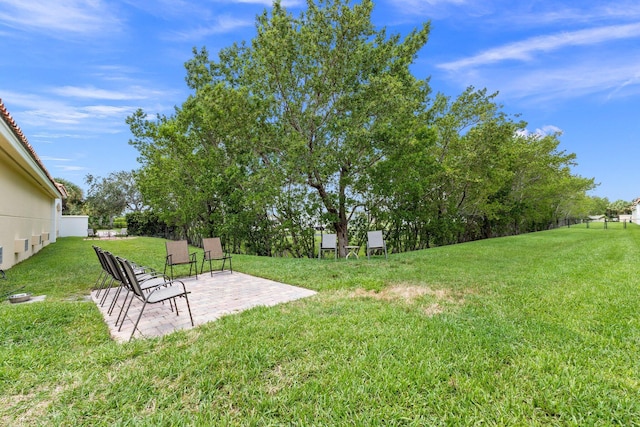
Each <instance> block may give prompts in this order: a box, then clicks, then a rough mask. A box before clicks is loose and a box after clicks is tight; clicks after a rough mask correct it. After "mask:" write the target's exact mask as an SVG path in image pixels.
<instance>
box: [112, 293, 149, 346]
mask: <svg viewBox="0 0 640 427" xmlns="http://www.w3.org/2000/svg"><path fill="white" fill-rule="evenodd" d="M134 298H135V296H132V297H131V299H130V300H129V305H128V306H127V309H126V310H125V311H124V314H123V315H122V321H121V322H120V327H119V328H118V332H120V330H121V329H122V324H123V323H124V319H125V318H126V317H127V314H128V313H129V309H130V308H131V303H132V302H133V299H134ZM145 304H146V302H145ZM122 307H123V308H124V305H123V306H122ZM134 331H135V328H134ZM132 335H133V334H132ZM129 339H131V338H129Z"/></svg>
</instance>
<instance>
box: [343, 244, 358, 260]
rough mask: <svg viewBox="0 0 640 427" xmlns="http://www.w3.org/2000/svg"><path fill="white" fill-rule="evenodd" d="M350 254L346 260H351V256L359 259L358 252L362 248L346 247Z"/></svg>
mask: <svg viewBox="0 0 640 427" xmlns="http://www.w3.org/2000/svg"><path fill="white" fill-rule="evenodd" d="M344 248H345V249H346V250H347V251H348V252H347V256H346V257H345V259H346V258H349V257H350V256H351V255H353V256H354V257H356V259H358V252H359V251H360V246H345V247H344Z"/></svg>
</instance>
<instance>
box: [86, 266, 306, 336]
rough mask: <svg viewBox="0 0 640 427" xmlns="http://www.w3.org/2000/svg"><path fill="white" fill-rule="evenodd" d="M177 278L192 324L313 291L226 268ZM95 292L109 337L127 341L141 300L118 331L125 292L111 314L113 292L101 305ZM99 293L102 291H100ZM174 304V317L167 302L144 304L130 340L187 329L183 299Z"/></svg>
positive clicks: (135, 302)
mask: <svg viewBox="0 0 640 427" xmlns="http://www.w3.org/2000/svg"><path fill="white" fill-rule="evenodd" d="M181 280H183V281H184V283H185V285H186V287H187V291H189V292H191V293H190V294H189V304H190V305H191V313H192V314H193V322H194V324H195V326H198V325H202V324H204V323H207V322H211V321H214V320H216V319H219V318H220V317H222V316H225V315H228V314H234V313H239V312H241V311H243V310H247V309H249V308H252V307H257V306H267V307H269V306H274V305H277V304H281V303H284V302H288V301H293V300H296V299H300V298H306V297H309V296H312V295H315V293H316V292H315V291H311V290H309V289H305V288H300V287H296V286H291V285H286V284H284V283H279V282H274V281H272V280H267V279H262V278H259V277H254V276H250V275H248V274H243V273H238V272H233V273H229V272H228V271H225V272H217V273H214V274H213V277H211V275H210V274H209V273H208V272H205V273H204V274H201V275H200V274H199V275H198V280H196V279H195V277H190V278H184V279H181ZM103 292H104V291H103ZM96 294H97V291H93V292H92V293H91V297H92V299H93V301H94V302H95V303H96V304H97V305H98V308H99V309H100V311H101V312H102V315H103V317H104V320H105V322H106V323H107V325H108V326H109V330H110V332H111V336H112V337H113V339H115V340H116V341H120V342H123V341H127V340H128V339H129V336H130V335H131V331H132V330H133V324H134V322H135V320H136V318H137V317H138V314H139V313H140V308H141V307H142V303H141V302H140V301H139V300H137V299H136V300H134V301H133V303H132V305H131V308H130V309H129V314H128V317H127V319H125V321H124V324H123V325H122V330H121V331H118V327H119V324H118V326H116V325H115V321H116V318H117V317H118V311H119V309H120V306H121V305H122V301H123V300H124V294H125V292H122V293H121V295H120V297H119V298H118V303H117V304H118V305H117V308H116V309H115V310H114V311H113V314H111V315H109V314H108V313H107V310H108V308H109V305H110V303H111V301H112V297H113V295H115V291H114V289H112V290H111V292H110V293H109V296H108V298H107V301H106V303H105V304H104V305H103V306H100V304H99V302H100V298H98V297H97V296H96ZM101 296H102V294H100V297H101ZM177 305H178V310H179V313H180V315H179V316H176V313H175V312H173V311H171V309H170V307H169V304H168V303H165V304H147V307H146V308H145V309H144V314H143V315H142V319H141V320H140V323H139V324H138V330H137V331H136V333H135V334H134V339H136V338H143V337H157V336H162V335H165V334H168V333H171V332H173V331H176V330H179V329H189V328H191V327H192V326H191V322H190V321H189V313H188V312H187V304H186V302H185V300H184V298H178V299H177Z"/></svg>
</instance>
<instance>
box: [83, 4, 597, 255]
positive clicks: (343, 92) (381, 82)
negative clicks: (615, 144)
mask: <svg viewBox="0 0 640 427" xmlns="http://www.w3.org/2000/svg"><path fill="white" fill-rule="evenodd" d="M372 8H373V2H372V1H370V0H363V1H362V2H361V3H359V4H354V5H353V6H350V5H349V2H347V1H344V0H317V1H315V2H314V1H312V0H309V1H308V2H307V9H306V10H305V11H304V12H302V13H301V14H300V15H299V16H297V17H296V16H293V15H291V14H290V13H288V12H287V10H286V9H285V8H284V7H283V6H282V5H281V4H280V2H276V3H274V5H273V8H272V9H271V11H265V12H264V13H263V14H262V15H260V16H258V17H257V20H256V36H255V38H254V39H253V40H252V41H251V42H250V43H245V42H242V43H239V44H233V45H232V46H230V47H227V48H225V49H222V50H221V51H220V52H219V54H218V59H217V60H212V59H210V57H209V53H208V51H207V50H206V48H202V49H200V50H197V49H194V52H193V54H194V56H193V58H192V59H191V60H190V61H188V62H187V63H186V71H187V76H186V82H187V84H188V86H189V88H190V89H191V90H192V94H191V95H190V96H189V97H188V99H187V100H185V102H184V103H183V104H182V105H181V106H180V107H177V108H176V109H175V112H174V113H173V114H172V115H170V116H158V117H156V118H154V119H150V118H149V117H148V116H147V114H146V113H145V112H144V111H142V110H138V111H137V112H135V113H134V114H132V115H131V116H130V117H129V118H128V119H127V123H128V124H129V126H130V129H131V132H132V135H133V139H132V140H131V141H130V143H131V144H132V145H133V146H134V147H135V148H136V149H137V150H138V151H139V154H140V155H139V161H140V163H141V168H140V169H139V170H138V171H136V172H135V180H136V184H137V185H136V190H137V191H139V193H140V195H141V196H142V199H141V200H143V201H144V204H145V206H146V207H148V209H149V210H148V211H147V213H143V214H138V215H137V217H138V222H137V223H146V224H147V226H149V224H150V223H149V221H147V219H149V218H150V215H151V213H152V215H153V221H152V222H155V224H156V225H157V224H163V225H162V226H161V227H160V228H162V227H165V228H164V230H165V231H167V230H170V231H171V233H174V234H175V235H179V236H181V237H187V238H188V239H189V240H191V241H192V242H197V241H198V240H199V238H200V237H203V236H212V235H215V236H220V237H222V238H223V240H224V242H225V244H226V246H227V248H228V249H230V250H233V251H236V252H239V251H243V252H247V253H253V254H260V255H272V254H279V253H289V254H291V255H293V256H308V255H312V254H313V250H314V249H313V248H314V245H315V232H316V230H315V229H316V228H318V227H324V228H326V229H327V230H328V231H331V232H336V233H337V234H338V241H339V247H340V252H341V255H344V246H345V245H346V244H347V243H348V242H349V241H352V242H353V241H355V242H362V241H363V238H364V235H365V233H366V231H367V230H368V229H383V230H385V237H386V240H387V243H388V244H389V246H391V247H392V248H393V250H395V251H407V250H415V249H420V248H427V247H430V246H432V245H445V244H451V243H457V242H464V241H468V240H474V239H480V238H488V237H494V236H501V235H507V234H514V233H522V232H529V231H535V230H541V229H545V228H548V227H550V226H552V225H554V224H557V223H558V222H559V221H563V220H567V219H570V218H580V217H584V216H586V215H587V214H588V213H589V210H590V208H591V206H592V205H593V198H590V197H588V196H587V191H588V190H590V189H592V188H594V180H593V179H588V178H583V177H580V176H577V175H574V174H573V173H572V171H571V167H572V166H573V165H574V164H575V155H574V154H572V153H566V152H564V151H562V150H560V149H559V148H558V147H559V143H560V141H559V137H560V135H546V136H541V135H532V134H529V133H527V131H526V125H527V124H526V122H524V121H522V120H519V119H517V118H515V117H511V116H509V115H507V114H505V113H504V112H503V111H502V106H501V105H499V104H498V103H497V102H496V100H495V98H496V95H497V94H490V93H487V91H486V90H484V89H481V90H477V89H475V88H473V87H470V88H468V89H467V90H466V91H464V92H463V93H462V94H460V95H459V96H457V97H455V98H451V97H448V96H445V95H444V94H441V93H436V94H434V93H433V92H432V89H431V87H430V85H429V80H428V79H424V80H421V79H417V78H416V77H414V75H413V74H412V73H411V71H410V67H411V65H412V64H413V62H414V60H415V59H416V57H417V54H418V52H419V50H420V49H421V48H422V47H423V46H424V45H425V44H426V43H427V40H428V35H429V24H428V23H425V24H424V25H422V27H420V28H418V29H416V30H414V31H413V32H412V33H410V34H409V35H407V36H406V37H404V38H401V37H400V36H399V35H387V33H386V30H385V29H384V28H383V29H379V30H377V29H376V28H374V27H373V25H372V23H371V12H372ZM88 183H89V185H90V189H92V190H91V191H92V195H91V196H90V197H88V201H89V200H91V202H90V206H91V208H92V209H96V213H98V212H99V210H98V209H99V206H100V204H99V203H98V200H97V199H94V198H92V197H93V196H94V195H96V194H100V192H99V191H98V189H104V190H105V191H109V190H107V187H108V185H107V184H108V183H107V182H100V181H99V180H97V179H93V178H91V179H89V181H88ZM94 190H95V191H94ZM114 197H115V196H114ZM119 206H123V205H122V204H120V205H119ZM135 206H139V205H137V204H136V205H135ZM140 206H141V205H140ZM130 208H131V206H130ZM123 209H124V208H123Z"/></svg>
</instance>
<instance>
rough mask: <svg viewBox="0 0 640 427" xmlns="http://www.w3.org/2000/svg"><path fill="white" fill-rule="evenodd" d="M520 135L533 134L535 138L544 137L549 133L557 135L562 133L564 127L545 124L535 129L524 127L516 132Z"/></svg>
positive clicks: (527, 135)
mask: <svg viewBox="0 0 640 427" xmlns="http://www.w3.org/2000/svg"><path fill="white" fill-rule="evenodd" d="M516 133H517V134H518V135H519V136H523V137H529V136H532V137H534V138H544V137H545V136H548V135H556V134H562V129H560V128H559V127H557V126H554V125H544V126H542V127H541V128H537V129H536V130H534V131H530V130H529V129H522V130H519V131H517V132H516Z"/></svg>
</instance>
